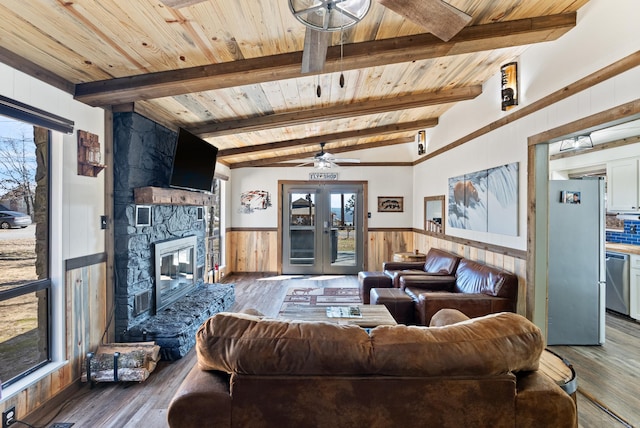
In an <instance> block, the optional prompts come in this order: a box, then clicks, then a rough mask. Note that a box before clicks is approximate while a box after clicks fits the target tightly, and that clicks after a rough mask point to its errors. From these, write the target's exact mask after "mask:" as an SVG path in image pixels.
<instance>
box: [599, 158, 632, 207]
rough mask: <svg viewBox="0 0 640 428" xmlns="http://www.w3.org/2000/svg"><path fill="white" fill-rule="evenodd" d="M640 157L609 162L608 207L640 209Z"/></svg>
mask: <svg viewBox="0 0 640 428" xmlns="http://www.w3.org/2000/svg"><path fill="white" fill-rule="evenodd" d="M638 162H639V158H629V159H621V160H617V161H612V162H609V163H607V205H608V206H607V208H608V209H609V210H614V211H615V210H619V211H631V210H638V209H640V202H638V199H639V198H638V196H639V195H638Z"/></svg>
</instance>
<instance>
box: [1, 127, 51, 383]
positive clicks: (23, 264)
mask: <svg viewBox="0 0 640 428" xmlns="http://www.w3.org/2000/svg"><path fill="white" fill-rule="evenodd" d="M49 141H50V132H49V131H48V130H47V129H45V128H40V127H37V126H33V125H30V124H27V123H25V122H20V121H18V120H14V119H10V118H8V117H5V116H0V272H1V274H0V361H1V362H2V363H1V364H0V380H1V381H2V386H3V387H6V386H7V385H9V384H11V383H13V382H15V381H16V380H17V379H19V378H21V377H22V376H23V375H25V374H27V373H30V372H31V371H33V370H35V369H37V368H38V367H40V366H41V365H42V364H45V363H46V362H48V361H49V360H50V343H49V340H50V332H49V314H50V307H49V301H50V299H49V292H50V284H51V282H50V280H49Z"/></svg>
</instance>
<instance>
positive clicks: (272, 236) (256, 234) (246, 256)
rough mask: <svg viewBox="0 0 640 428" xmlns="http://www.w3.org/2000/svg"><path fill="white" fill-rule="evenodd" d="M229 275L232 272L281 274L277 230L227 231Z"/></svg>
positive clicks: (227, 270)
mask: <svg viewBox="0 0 640 428" xmlns="http://www.w3.org/2000/svg"><path fill="white" fill-rule="evenodd" d="M225 244H226V245H225V249H226V251H225V260H226V268H225V271H226V273H227V274H229V273H231V272H279V271H280V269H279V261H278V253H279V250H278V231H277V229H241V230H236V229H234V230H227V232H226V234H225Z"/></svg>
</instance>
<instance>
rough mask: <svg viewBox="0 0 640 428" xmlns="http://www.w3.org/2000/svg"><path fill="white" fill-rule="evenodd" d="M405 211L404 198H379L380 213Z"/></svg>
mask: <svg viewBox="0 0 640 428" xmlns="http://www.w3.org/2000/svg"><path fill="white" fill-rule="evenodd" d="M403 211H404V197H403V196H378V212H379V213H401V212H403Z"/></svg>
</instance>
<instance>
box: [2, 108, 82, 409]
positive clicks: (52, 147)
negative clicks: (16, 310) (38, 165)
mask: <svg viewBox="0 0 640 428" xmlns="http://www.w3.org/2000/svg"><path fill="white" fill-rule="evenodd" d="M5 100H7V98H6V97H2V100H0V101H3V103H0V107H1V108H0V114H2V116H5V117H8V118H10V119H13V120H17V121H22V122H25V123H27V124H29V125H31V126H33V127H34V128H35V127H41V128H45V129H46V130H47V146H48V147H47V158H46V162H47V180H48V197H47V210H48V215H47V227H48V254H47V263H48V269H47V270H48V275H47V278H45V279H37V280H34V281H30V282H28V283H26V284H22V285H20V286H18V287H16V288H13V289H11V290H5V291H3V292H1V293H0V298H1V300H6V299H9V298H13V297H15V296H17V295H23V294H27V293H31V292H34V291H39V290H44V289H46V290H47V292H46V301H47V306H46V309H47V315H46V318H47V320H46V322H47V357H46V359H45V360H43V361H41V362H40V363H38V364H36V365H34V366H33V367H31V368H29V369H28V370H26V371H24V372H22V373H21V374H20V375H18V376H15V377H13V378H11V379H9V380H7V381H6V382H3V383H2V398H1V399H0V402H1V401H5V400H7V399H9V398H10V397H12V396H13V395H15V394H16V393H18V392H19V391H21V390H23V389H24V388H25V387H27V386H28V385H31V384H33V383H34V382H37V381H38V380H39V379H41V378H42V377H44V376H46V375H48V374H50V373H52V372H54V371H55V370H57V369H59V368H60V367H62V366H63V365H64V364H65V363H66V361H65V357H66V353H65V352H66V351H65V340H64V339H65V336H66V326H65V306H64V269H63V256H62V250H63V248H62V247H63V246H62V223H63V222H62V218H63V216H62V205H63V200H62V197H63V192H62V189H63V164H64V163H63V158H64V156H63V154H64V152H63V146H62V143H63V134H61V133H60V132H58V131H55V130H52V129H50V128H48V127H44V126H41V125H40V123H42V117H43V116H44V117H46V116H47V115H48V113H46V112H44V111H42V110H39V109H36V108H33V107H29V106H27V105H25V104H22V103H18V102H17V101H15V102H14V103H16V104H20V106H21V108H22V110H21V114H20V115H19V117H18V116H17V115H13V114H11V112H8V111H6V110H5V109H4V107H5V106H4V101H5ZM30 114H32V116H30ZM49 115H50V114H49ZM29 117H31V118H32V119H34V120H29ZM50 117H52V118H55V120H58V119H60V118H59V117H58V116H55V115H50ZM62 120H63V121H64V122H65V125H69V126H70V128H69V127H67V128H65V129H64V131H65V132H72V131H73V124H74V122H73V121H69V120H66V119H62ZM60 131H63V129H60ZM34 143H35V141H34ZM16 293H18V294H16Z"/></svg>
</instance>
